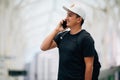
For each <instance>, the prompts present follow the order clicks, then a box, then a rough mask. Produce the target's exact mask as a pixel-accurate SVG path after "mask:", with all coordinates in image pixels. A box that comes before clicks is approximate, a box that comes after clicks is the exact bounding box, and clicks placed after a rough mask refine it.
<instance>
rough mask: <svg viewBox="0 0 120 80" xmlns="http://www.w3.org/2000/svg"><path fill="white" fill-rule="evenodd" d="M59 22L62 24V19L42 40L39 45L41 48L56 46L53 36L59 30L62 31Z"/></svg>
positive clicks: (44, 49) (46, 48) (47, 48)
mask: <svg viewBox="0 0 120 80" xmlns="http://www.w3.org/2000/svg"><path fill="white" fill-rule="evenodd" d="M61 24H62V21H61V22H60V23H59V24H58V26H57V27H56V28H55V29H54V31H53V32H52V33H51V34H49V35H48V36H47V37H46V38H45V39H44V40H43V42H42V44H41V46H40V49H41V50H43V51H46V50H49V49H52V48H55V47H57V44H56V42H55V41H54V38H55V36H56V35H57V34H58V33H59V32H61V31H64V29H63V27H61Z"/></svg>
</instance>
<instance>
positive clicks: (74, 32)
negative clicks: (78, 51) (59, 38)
mask: <svg viewBox="0 0 120 80" xmlns="http://www.w3.org/2000/svg"><path fill="white" fill-rule="evenodd" d="M81 29H82V28H81V26H74V27H72V28H71V29H70V34H76V33H78V32H80V31H81Z"/></svg>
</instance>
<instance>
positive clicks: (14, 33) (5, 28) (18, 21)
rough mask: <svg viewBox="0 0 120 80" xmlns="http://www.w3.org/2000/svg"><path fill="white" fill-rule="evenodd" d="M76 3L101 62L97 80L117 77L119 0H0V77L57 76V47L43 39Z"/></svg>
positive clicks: (39, 79) (33, 79)
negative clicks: (44, 47) (48, 47)
mask: <svg viewBox="0 0 120 80" xmlns="http://www.w3.org/2000/svg"><path fill="white" fill-rule="evenodd" d="M69 3H80V4H81V5H83V6H84V9H85V11H86V20H85V23H84V24H83V28H84V29H86V30H87V31H88V32H90V33H91V34H92V36H93V37H94V40H95V47H96V49H97V52H98V55H99V59H100V62H101V64H102V68H101V73H100V77H99V79H100V80H120V67H119V66H120V49H119V48H120V0H0V80H57V70H58V60H59V55H58V50H57V48H55V49H52V50H48V51H45V52H44V51H41V50H40V44H41V42H42V41H43V39H44V38H45V37H46V36H47V35H48V34H49V33H50V32H51V31H52V30H53V29H54V28H55V27H56V26H57V24H58V23H59V21H60V20H61V19H64V18H65V17H66V11H64V10H63V8H62V6H63V5H68V4H69Z"/></svg>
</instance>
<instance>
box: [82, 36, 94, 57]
mask: <svg viewBox="0 0 120 80" xmlns="http://www.w3.org/2000/svg"><path fill="white" fill-rule="evenodd" d="M95 51H96V50H95V47H94V40H93V39H92V37H85V38H84V39H83V56H84V57H91V56H95Z"/></svg>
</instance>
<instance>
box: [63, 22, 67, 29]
mask: <svg viewBox="0 0 120 80" xmlns="http://www.w3.org/2000/svg"><path fill="white" fill-rule="evenodd" d="M66 24H67V21H63V24H62V27H63V28H64V29H65V28H66V27H67V25H66Z"/></svg>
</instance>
